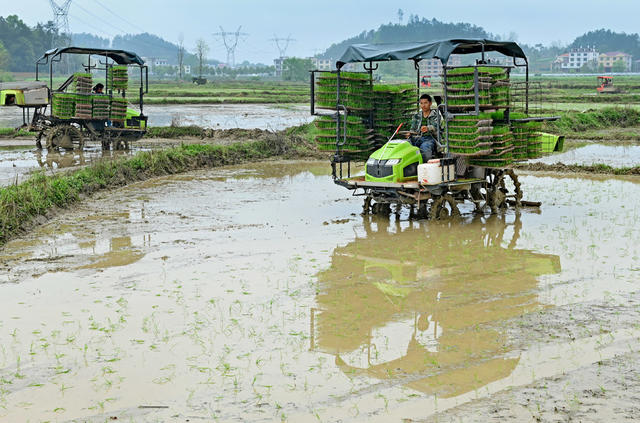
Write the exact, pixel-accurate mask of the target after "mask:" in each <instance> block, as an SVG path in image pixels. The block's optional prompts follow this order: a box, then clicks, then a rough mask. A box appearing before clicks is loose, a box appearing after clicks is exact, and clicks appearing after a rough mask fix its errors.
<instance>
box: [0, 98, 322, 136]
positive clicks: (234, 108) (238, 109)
mask: <svg viewBox="0 0 640 423" xmlns="http://www.w3.org/2000/svg"><path fill="white" fill-rule="evenodd" d="M144 113H145V115H147V116H149V126H171V125H173V126H191V125H195V126H200V127H203V128H212V129H231V128H242V129H253V128H261V129H269V130H272V131H279V130H282V129H285V128H289V127H291V126H298V125H302V124H304V123H308V122H310V121H311V120H313V117H312V116H310V115H309V106H307V105H296V104H291V105H286V107H282V106H278V105H270V104H228V105H222V104H201V105H200V104H186V105H175V104H172V105H153V104H152V105H146V106H144ZM20 125H22V110H21V109H19V108H17V107H15V108H13V107H5V108H3V110H2V113H0V128H17V127H18V126H20Z"/></svg>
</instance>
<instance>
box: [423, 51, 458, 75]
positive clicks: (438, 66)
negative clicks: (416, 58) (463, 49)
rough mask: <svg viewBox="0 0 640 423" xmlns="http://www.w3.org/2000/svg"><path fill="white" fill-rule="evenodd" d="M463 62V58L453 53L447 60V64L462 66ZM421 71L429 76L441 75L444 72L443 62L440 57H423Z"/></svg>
mask: <svg viewBox="0 0 640 423" xmlns="http://www.w3.org/2000/svg"><path fill="white" fill-rule="evenodd" d="M461 64H462V59H461V58H460V56H459V55H457V54H452V55H451V56H450V57H449V61H448V62H447V66H460V65H461ZM420 73H421V75H422V76H426V77H429V78H435V77H438V76H441V75H442V73H443V69H442V62H441V61H440V59H423V60H421V61H420Z"/></svg>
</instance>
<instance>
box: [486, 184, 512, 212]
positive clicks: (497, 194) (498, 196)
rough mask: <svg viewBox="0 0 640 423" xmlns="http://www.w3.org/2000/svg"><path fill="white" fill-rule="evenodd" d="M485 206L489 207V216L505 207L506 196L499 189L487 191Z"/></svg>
mask: <svg viewBox="0 0 640 423" xmlns="http://www.w3.org/2000/svg"><path fill="white" fill-rule="evenodd" d="M487 204H488V205H489V207H491V214H496V213H498V211H499V210H500V209H503V208H506V207H507V195H506V194H505V193H504V192H503V191H502V190H500V189H489V190H487Z"/></svg>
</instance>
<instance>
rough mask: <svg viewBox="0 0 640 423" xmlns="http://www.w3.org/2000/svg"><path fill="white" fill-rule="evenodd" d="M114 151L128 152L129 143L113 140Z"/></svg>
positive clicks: (123, 140)
mask: <svg viewBox="0 0 640 423" xmlns="http://www.w3.org/2000/svg"><path fill="white" fill-rule="evenodd" d="M113 149H114V150H128V149H129V141H127V140H126V139H115V140H113Z"/></svg>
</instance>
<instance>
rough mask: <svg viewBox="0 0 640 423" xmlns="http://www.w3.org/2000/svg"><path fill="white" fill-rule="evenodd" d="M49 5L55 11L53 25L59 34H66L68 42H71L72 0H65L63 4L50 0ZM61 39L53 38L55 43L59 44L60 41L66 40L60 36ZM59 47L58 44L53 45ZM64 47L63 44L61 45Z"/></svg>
mask: <svg viewBox="0 0 640 423" xmlns="http://www.w3.org/2000/svg"><path fill="white" fill-rule="evenodd" d="M49 5H50V6H51V10H52V11H53V25H54V26H55V28H56V32H57V33H58V34H66V38H67V39H66V41H67V42H66V43H65V44H69V42H70V40H69V38H70V35H71V31H70V30H69V7H71V0H64V2H62V3H61V4H58V3H56V2H55V0H49ZM58 38H59V39H57V40H53V39H52V40H51V41H52V43H53V44H58V42H60V41H65V40H64V37H60V35H59V36H58ZM51 47H58V46H55V45H53V46H51ZM59 47H62V46H59Z"/></svg>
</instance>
